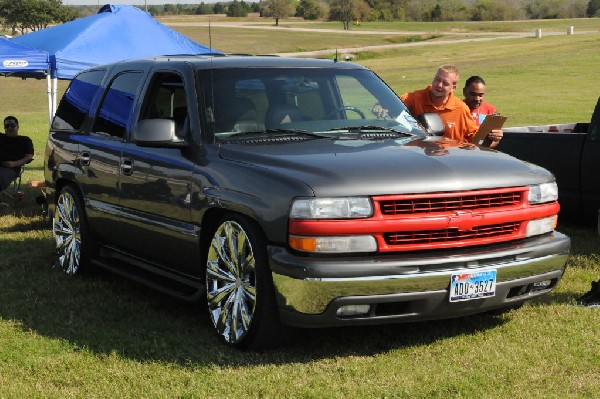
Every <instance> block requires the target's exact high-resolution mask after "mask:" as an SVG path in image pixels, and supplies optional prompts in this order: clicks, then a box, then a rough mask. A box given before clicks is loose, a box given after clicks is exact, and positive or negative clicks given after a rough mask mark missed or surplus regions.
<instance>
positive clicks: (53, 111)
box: [52, 77, 58, 118]
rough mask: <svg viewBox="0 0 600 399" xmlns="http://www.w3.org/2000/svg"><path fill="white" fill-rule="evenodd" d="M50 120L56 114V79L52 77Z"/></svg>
mask: <svg viewBox="0 0 600 399" xmlns="http://www.w3.org/2000/svg"><path fill="white" fill-rule="evenodd" d="M52 81H53V82H52V83H53V84H52V118H54V114H56V106H57V104H56V92H57V91H58V78H57V77H54V78H53V79H52Z"/></svg>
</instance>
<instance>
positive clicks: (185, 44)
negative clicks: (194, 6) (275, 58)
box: [11, 4, 221, 114]
mask: <svg viewBox="0 0 600 399" xmlns="http://www.w3.org/2000/svg"><path fill="white" fill-rule="evenodd" d="M11 41H13V42H14V43H17V44H21V45H23V46H27V47H30V48H34V49H38V50H44V51H47V52H48V53H49V56H50V72H51V75H52V78H53V81H54V84H53V95H54V98H53V114H54V111H56V86H57V83H56V79H72V78H73V77H74V76H75V75H76V74H77V73H78V72H79V71H81V70H83V69H86V68H89V67H92V66H96V65H101V64H106V63H110V62H116V61H123V60H127V59H134V58H144V57H152V56H159V55H175V54H209V53H217V54H221V52H219V51H216V50H213V49H211V48H209V47H206V46H203V45H201V44H199V43H196V42H195V41H193V40H191V39H190V38H188V37H187V36H184V35H182V34H180V33H179V32H176V31H174V30H173V29H171V28H169V27H167V26H165V25H163V24H161V23H160V22H158V21H157V20H155V19H154V18H152V16H151V15H150V14H148V13H146V12H144V11H142V10H140V9H139V8H136V7H133V6H128V5H111V4H107V5H105V6H103V7H102V8H101V9H100V10H99V11H98V13H97V14H94V15H91V16H89V17H85V18H79V19H76V20H74V21H70V22H67V23H64V24H61V25H56V26H53V27H50V28H47V29H42V30H39V31H35V32H31V33H28V34H26V35H22V36H18V37H15V38H13V39H11Z"/></svg>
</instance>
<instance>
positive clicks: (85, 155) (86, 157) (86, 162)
mask: <svg viewBox="0 0 600 399" xmlns="http://www.w3.org/2000/svg"><path fill="white" fill-rule="evenodd" d="M90 158H91V155H90V153H89V152H87V151H83V152H82V153H81V154H79V162H80V163H81V166H90Z"/></svg>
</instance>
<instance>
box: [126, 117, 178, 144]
mask: <svg viewBox="0 0 600 399" xmlns="http://www.w3.org/2000/svg"><path fill="white" fill-rule="evenodd" d="M176 131H177V129H176V125H175V121H173V120H171V119H143V120H141V121H139V122H138V124H137V126H136V128H135V130H134V131H133V133H132V135H131V139H132V141H133V142H134V143H136V144H137V145H139V146H142V147H185V146H187V142H186V140H184V139H181V138H179V137H177V134H176V133H175V132H176Z"/></svg>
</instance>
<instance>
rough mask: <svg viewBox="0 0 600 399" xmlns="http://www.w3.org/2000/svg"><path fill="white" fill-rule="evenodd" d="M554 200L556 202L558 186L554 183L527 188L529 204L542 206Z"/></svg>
mask: <svg viewBox="0 0 600 399" xmlns="http://www.w3.org/2000/svg"><path fill="white" fill-rule="evenodd" d="M556 200H558V186H557V185H556V182H552V183H543V184H538V185H535V186H529V203H530V204H542V203H544V202H552V201H556Z"/></svg>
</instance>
